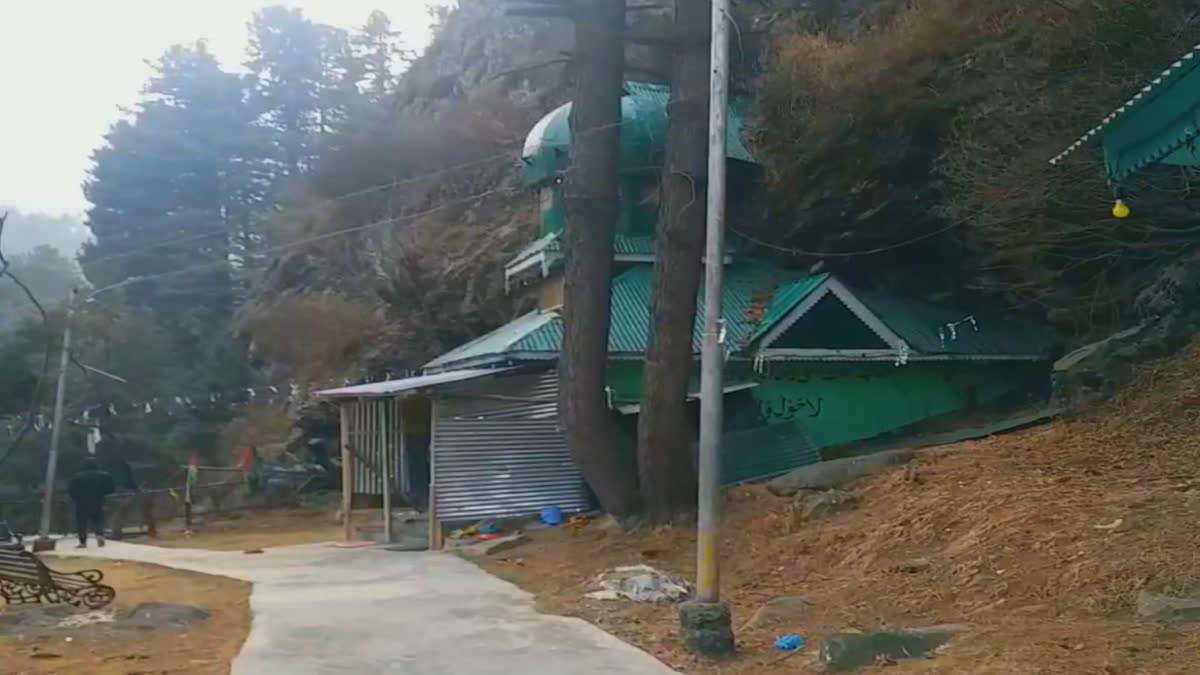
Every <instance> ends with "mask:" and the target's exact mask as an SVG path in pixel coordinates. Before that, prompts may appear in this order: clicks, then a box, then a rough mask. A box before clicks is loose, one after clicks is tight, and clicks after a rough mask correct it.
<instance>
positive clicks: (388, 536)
mask: <svg viewBox="0 0 1200 675" xmlns="http://www.w3.org/2000/svg"><path fill="white" fill-rule="evenodd" d="M387 406H388V399H386V398H381V399H379V401H378V402H377V403H376V405H375V407H376V419H377V421H378V424H379V429H378V432H379V455H380V461H381V462H382V463H383V541H384V542H385V543H388V544H390V543H392V475H393V474H394V473H395V472H394V471H393V470H392V469H393V467H392V462H393V461H395V458H394V456H393V454H392V444H391V443H389V442H388V417H389V416H388V414H387Z"/></svg>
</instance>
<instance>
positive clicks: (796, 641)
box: [775, 633, 804, 652]
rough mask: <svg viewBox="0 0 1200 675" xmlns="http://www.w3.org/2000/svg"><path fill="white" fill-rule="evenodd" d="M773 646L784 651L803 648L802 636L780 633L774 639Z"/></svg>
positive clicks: (794, 650)
mask: <svg viewBox="0 0 1200 675" xmlns="http://www.w3.org/2000/svg"><path fill="white" fill-rule="evenodd" d="M775 648H776V649H778V650H780V651H784V652H796V651H800V650H801V649H804V638H803V637H801V636H799V635H795V634H793V633H789V634H787V635H781V636H779V639H777V640H775Z"/></svg>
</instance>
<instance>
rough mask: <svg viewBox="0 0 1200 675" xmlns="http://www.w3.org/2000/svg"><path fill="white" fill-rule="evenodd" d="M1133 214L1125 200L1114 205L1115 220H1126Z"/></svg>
mask: <svg viewBox="0 0 1200 675" xmlns="http://www.w3.org/2000/svg"><path fill="white" fill-rule="evenodd" d="M1132 212H1133V211H1132V210H1131V209H1130V208H1129V205H1128V204H1126V203H1125V200H1123V199H1118V200H1117V203H1116V204H1113V208H1112V214H1113V218H1120V219H1121V220H1124V219H1126V218H1128V217H1129V214H1130V213H1132Z"/></svg>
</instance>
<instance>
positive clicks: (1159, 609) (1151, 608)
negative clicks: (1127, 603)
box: [1137, 590, 1200, 623]
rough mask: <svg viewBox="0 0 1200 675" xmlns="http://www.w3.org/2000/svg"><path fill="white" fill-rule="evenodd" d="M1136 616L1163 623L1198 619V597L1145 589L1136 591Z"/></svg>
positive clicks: (1199, 599) (1186, 621)
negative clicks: (1165, 593) (1166, 593)
mask: <svg viewBox="0 0 1200 675" xmlns="http://www.w3.org/2000/svg"><path fill="white" fill-rule="evenodd" d="M1137 613H1138V616H1144V617H1146V618H1148V619H1154V620H1155V621H1161V622H1163V623H1191V622H1194V621H1200V597H1179V596H1173V595H1164V594H1162V593H1154V592H1151V591H1147V590H1142V591H1139V592H1138V596H1137Z"/></svg>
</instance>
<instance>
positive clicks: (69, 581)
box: [0, 551, 117, 609]
mask: <svg viewBox="0 0 1200 675" xmlns="http://www.w3.org/2000/svg"><path fill="white" fill-rule="evenodd" d="M103 579H104V573H103V572H101V571H100V570H84V571H82V572H59V571H56V570H52V569H50V568H49V567H47V566H46V564H45V563H43V562H42V561H41V560H40V559H39V558H38V557H37V556H36V555H34V554H32V553H27V552H25V551H0V597H2V598H4V603H5V604H7V605H22V604H34V603H41V602H45V603H50V604H59V603H65V604H68V605H74V606H75V607H87V608H88V609H100V608H101V607H104V606H105V605H107V604H108V603H110V602H112V601H113V598H115V597H116V595H117V592H116V591H115V590H113V588H112V587H111V586H105V585H104V584H102V583H100V582H101V581H102V580H103Z"/></svg>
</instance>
